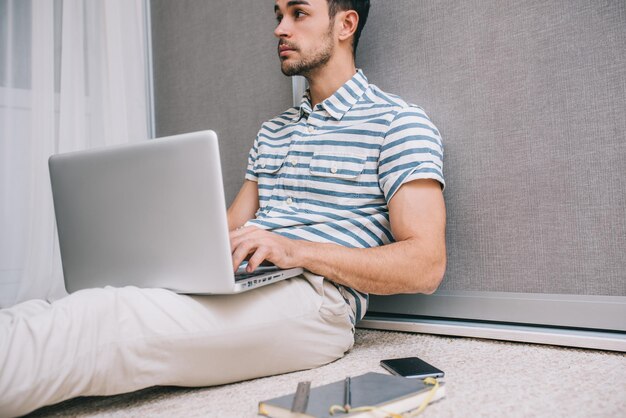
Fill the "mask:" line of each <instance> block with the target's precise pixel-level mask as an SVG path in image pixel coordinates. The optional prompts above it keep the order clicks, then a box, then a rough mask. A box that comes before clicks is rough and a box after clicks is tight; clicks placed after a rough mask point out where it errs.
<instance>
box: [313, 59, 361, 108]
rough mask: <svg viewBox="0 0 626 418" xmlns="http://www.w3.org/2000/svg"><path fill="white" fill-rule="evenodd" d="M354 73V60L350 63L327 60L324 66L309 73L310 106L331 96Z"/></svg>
mask: <svg viewBox="0 0 626 418" xmlns="http://www.w3.org/2000/svg"><path fill="white" fill-rule="evenodd" d="M354 74H356V67H355V65H354V62H352V63H351V64H350V65H346V64H343V65H339V64H338V63H336V62H333V61H330V62H328V64H327V65H325V66H324V68H320V69H319V70H318V71H317V72H315V73H313V74H309V76H308V77H307V81H308V83H309V92H310V94H311V107H312V108H313V107H315V105H316V104H318V103H320V102H322V101H324V100H326V99H327V98H328V97H330V96H332V95H333V93H335V92H336V91H337V90H338V89H339V87H341V86H343V85H344V84H345V83H346V81H348V80H350V79H351V78H352V77H353V76H354Z"/></svg>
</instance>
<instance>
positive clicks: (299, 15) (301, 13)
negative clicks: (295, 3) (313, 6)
mask: <svg viewBox="0 0 626 418" xmlns="http://www.w3.org/2000/svg"><path fill="white" fill-rule="evenodd" d="M293 15H294V16H295V17H296V19H297V18H299V17H302V16H306V13H304V12H303V11H302V10H296V11H295V13H294V14H293Z"/></svg>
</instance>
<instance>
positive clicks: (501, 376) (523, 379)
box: [30, 329, 626, 418]
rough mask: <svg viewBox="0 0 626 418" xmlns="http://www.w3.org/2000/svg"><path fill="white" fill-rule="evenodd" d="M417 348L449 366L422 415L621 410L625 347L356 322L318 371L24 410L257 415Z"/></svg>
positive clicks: (607, 413) (625, 392)
mask: <svg viewBox="0 0 626 418" xmlns="http://www.w3.org/2000/svg"><path fill="white" fill-rule="evenodd" d="M411 355H417V356H419V357H422V358H423V359H424V360H426V361H428V362H430V363H432V364H433V365H435V366H436V367H439V368H440V369H442V370H444V371H445V372H446V377H445V379H444V381H445V382H446V386H447V395H446V397H445V398H444V399H443V400H441V401H439V402H437V403H435V404H432V405H430V406H429V407H428V408H427V409H426V411H425V412H424V413H423V414H422V416H424V417H500V416H506V417H507V418H510V417H626V355H624V354H622V353H615V352H605V351H595V350H585V349H573V348H561V347H552V346H545V345H535V344H521V343H512V342H500V341H491V340H480V339H472V338H455V337H442V336H434V335H425V334H408V333H398V332H383V331H373V330H363V329H360V330H357V333H356V343H355V346H354V348H353V349H352V350H351V351H350V352H349V353H348V354H347V355H346V356H345V357H344V358H342V359H340V360H338V361H336V362H334V363H332V364H329V365H326V366H324V367H321V368H319V369H315V370H307V371H303V372H297V373H290V374H286V375H281V376H274V377H269V378H263V379H256V380H252V381H247V382H242V383H237V384H232V385H226V386H219V387H213V388H194V389H189V388H171V387H160V388H150V389H145V390H142V391H139V392H135V393H131V394H126V395H119V396H110V397H89V398H77V399H72V400H69V401H66V402H63V403H60V404H57V405H53V406H49V407H45V408H42V409H39V410H38V411H35V412H34V413H33V414H31V415H30V416H107V417H109V416H136V417H138V416H151V417H177V416H185V417H196V416H197V417H229V418H231V417H232V418H235V417H255V416H256V408H257V403H258V401H259V400H264V399H269V398H273V397H276V396H279V395H284V394H287V393H291V392H293V391H294V390H295V388H296V385H297V383H298V382H299V381H302V380H311V381H312V385H313V386H317V385H322V384H325V383H330V382H333V381H336V380H340V379H343V378H344V377H345V376H347V375H353V376H354V375H358V374H362V373H365V372H368V371H377V372H383V373H384V370H383V369H381V368H380V367H379V365H378V362H379V360H380V359H382V358H389V357H405V356H411Z"/></svg>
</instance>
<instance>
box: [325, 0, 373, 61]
mask: <svg viewBox="0 0 626 418" xmlns="http://www.w3.org/2000/svg"><path fill="white" fill-rule="evenodd" d="M327 1H328V16H329V17H330V19H331V20H332V19H334V18H335V15H336V14H337V12H339V11H344V10H354V11H355V12H356V13H357V14H358V15H359V24H358V26H357V28H356V32H354V41H353V42H352V54H353V55H356V47H357V45H358V44H359V37H360V36H361V31H362V30H363V26H365V22H366V21H367V14H368V12H369V10H370V1H369V0H327Z"/></svg>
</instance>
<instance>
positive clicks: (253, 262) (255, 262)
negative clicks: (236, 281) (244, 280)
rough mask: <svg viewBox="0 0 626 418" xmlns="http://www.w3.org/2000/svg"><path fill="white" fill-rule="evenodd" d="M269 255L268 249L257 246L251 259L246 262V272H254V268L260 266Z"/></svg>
mask: <svg viewBox="0 0 626 418" xmlns="http://www.w3.org/2000/svg"><path fill="white" fill-rule="evenodd" d="M269 253H270V250H269V248H268V247H265V246H259V247H258V248H257V249H256V251H255V252H254V254H253V255H252V257H250V259H249V260H248V267H247V268H246V271H247V272H248V273H252V272H253V271H254V270H256V268H257V267H259V265H261V263H262V262H263V260H265V259H266V258H267V256H268V255H269Z"/></svg>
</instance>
